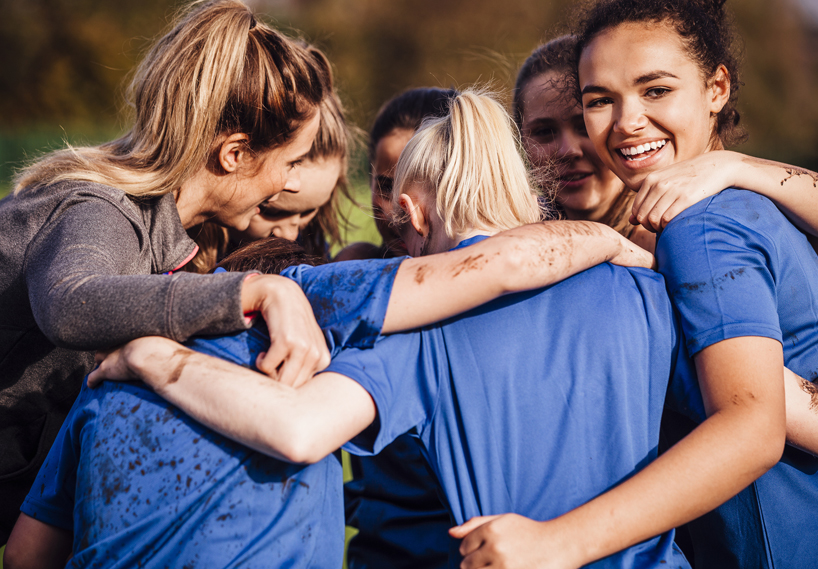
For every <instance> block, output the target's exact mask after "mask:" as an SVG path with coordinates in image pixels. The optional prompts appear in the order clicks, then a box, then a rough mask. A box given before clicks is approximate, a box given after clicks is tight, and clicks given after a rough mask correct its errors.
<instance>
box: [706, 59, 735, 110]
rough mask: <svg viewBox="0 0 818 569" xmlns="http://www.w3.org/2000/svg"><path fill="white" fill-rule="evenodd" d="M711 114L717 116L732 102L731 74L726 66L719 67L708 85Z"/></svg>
mask: <svg viewBox="0 0 818 569" xmlns="http://www.w3.org/2000/svg"><path fill="white" fill-rule="evenodd" d="M708 97H709V99H710V112H711V113H713V114H714V115H717V114H719V113H720V112H721V110H722V109H723V108H724V105H726V104H727V101H728V100H730V72H729V71H727V68H726V67H725V66H724V65H719V67H718V69H716V72H715V73H714V74H713V77H712V78H711V79H710V83H709V84H708Z"/></svg>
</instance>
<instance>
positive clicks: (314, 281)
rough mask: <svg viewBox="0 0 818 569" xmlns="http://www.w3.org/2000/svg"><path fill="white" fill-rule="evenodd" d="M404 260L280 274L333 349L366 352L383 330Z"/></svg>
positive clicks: (306, 268) (304, 268) (307, 268)
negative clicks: (297, 291) (295, 285)
mask: <svg viewBox="0 0 818 569" xmlns="http://www.w3.org/2000/svg"><path fill="white" fill-rule="evenodd" d="M403 260H404V258H396V259H386V260H381V259H373V260H367V261H347V262H342V263H331V264H328V265H320V266H318V267H311V266H309V265H299V266H297V267H290V268H288V269H286V270H285V271H283V272H282V273H281V276H284V277H287V278H289V279H291V280H293V281H295V282H296V283H298V285H299V286H300V287H301V289H302V290H303V291H304V294H305V295H306V296H307V299H308V300H309V301H310V305H311V306H312V309H313V312H314V313H315V319H316V320H317V321H318V325H319V326H320V327H321V329H322V330H324V332H325V333H328V334H329V335H330V336H331V337H332V340H331V342H330V343H331V344H334V345H335V346H351V347H356V348H369V347H371V346H372V345H373V344H374V343H375V340H376V339H377V338H378V335H379V334H380V333H381V329H382V328H383V321H384V318H385V317H386V309H387V307H388V306H389V297H390V295H391V294H392V285H393V283H394V281H395V274H396V273H397V271H398V267H399V266H400V264H401V263H402V262H403Z"/></svg>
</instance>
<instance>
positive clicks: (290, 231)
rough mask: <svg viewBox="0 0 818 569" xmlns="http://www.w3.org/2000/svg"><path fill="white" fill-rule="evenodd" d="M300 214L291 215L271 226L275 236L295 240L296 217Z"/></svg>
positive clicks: (296, 233) (296, 235) (296, 230)
mask: <svg viewBox="0 0 818 569" xmlns="http://www.w3.org/2000/svg"><path fill="white" fill-rule="evenodd" d="M299 217H300V216H298V215H293V216H290V217H288V218H286V219H282V220H280V221H279V222H278V225H277V226H276V227H275V228H273V235H275V236H276V237H283V238H284V239H286V240H288V241H295V240H296V239H298V219H299Z"/></svg>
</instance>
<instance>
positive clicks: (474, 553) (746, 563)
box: [461, 0, 818, 569]
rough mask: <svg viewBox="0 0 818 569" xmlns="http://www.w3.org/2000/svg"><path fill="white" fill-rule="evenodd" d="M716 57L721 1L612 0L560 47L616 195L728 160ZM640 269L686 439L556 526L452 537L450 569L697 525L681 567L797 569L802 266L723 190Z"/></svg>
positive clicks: (810, 273)
mask: <svg viewBox="0 0 818 569" xmlns="http://www.w3.org/2000/svg"><path fill="white" fill-rule="evenodd" d="M729 47H730V42H729V29H728V28H727V26H726V24H725V14H724V12H723V2H722V1H715V2H705V1H701V2H696V1H690V0H662V1H661V2H657V1H652V0H612V1H608V2H601V3H599V4H597V5H596V6H595V7H593V8H592V9H591V12H590V13H589V15H588V17H587V18H586V20H585V22H584V24H583V30H582V33H580V34H579V42H578V54H579V58H578V61H579V64H578V86H579V89H580V90H581V96H582V105H583V109H584V117H585V124H586V127H587V129H588V134H589V137H590V138H591V140H592V141H593V143H594V146H595V148H596V151H597V153H598V154H599V156H600V158H601V159H602V160H603V162H604V163H605V164H606V166H608V168H610V169H611V170H612V171H613V172H615V173H616V174H617V176H619V177H620V178H621V179H622V180H623V181H624V183H625V184H626V185H627V186H628V187H629V188H631V189H639V188H640V187H642V188H644V187H645V184H648V185H650V184H651V183H652V182H653V181H654V180H655V179H657V176H658V175H659V174H658V172H659V170H660V169H662V168H667V167H673V166H677V167H680V168H681V167H690V164H693V165H694V167H693V168H691V170H692V171H693V172H695V176H707V170H704V171H697V168H696V166H699V167H701V166H702V165H703V164H707V163H708V162H709V163H712V164H719V163H720V161H721V160H733V159H735V158H734V157H731V156H730V155H720V154H717V153H716V152H717V151H719V150H720V149H722V148H723V146H724V145H725V144H728V143H729V142H730V141H731V139H733V138H734V137H735V135H736V127H737V123H738V114H737V113H736V111H735V107H734V104H735V98H736V92H737V69H736V67H735V65H734V58H733V57H732V56H731V54H730V49H729ZM709 154H713V156H708V155H709ZM689 159H693V160H694V161H693V162H691V163H689V164H687V165H684V166H683V165H682V164H681V163H682V161H684V160H689ZM743 160H744V161H745V162H746V163H747V164H748V165H749V166H750V167H752V168H754V169H755V171H756V172H757V174H756V176H755V179H754V180H747V182H746V183H742V186H745V187H748V188H751V189H757V188H756V186H758V185H765V184H766V185H769V184H770V182H771V181H775V183H776V184H778V185H779V186H780V187H786V188H787V190H786V191H789V192H791V193H792V194H795V195H798V194H800V195H805V194H807V193H808V192H809V188H810V187H813V186H814V184H815V182H816V179H817V178H818V175H816V174H815V173H813V172H809V171H806V170H801V169H796V168H792V167H787V166H784V165H780V164H777V163H768V162H764V161H756V160H754V159H750V158H745V159H743ZM711 174H712V172H711ZM717 175H721V174H717ZM731 182H732V183H735V182H733V181H732V180H731ZM812 191H813V192H814V190H812ZM782 195H783V194H782ZM784 199H785V200H786V199H787V197H785V198H784ZM812 202H814V198H813V199H812ZM799 207H800V209H802V210H803V209H809V207H810V206H809V204H806V205H805V204H801V205H800V206H799ZM796 209H797V208H796ZM813 213H814V212H813ZM810 215H811V213H810V212H809V211H806V212H803V213H800V214H799V215H798V216H794V218H796V219H798V218H800V219H799V221H801V222H804V221H805V220H809V219H810ZM654 221H656V222H657V226H659V225H660V223H659V219H657V220H654ZM657 259H658V261H659V269H660V271H661V272H662V273H663V274H664V276H665V277H666V279H667V284H668V289H669V292H670V294H671V297H672V298H673V301H674V304H675V305H676V307H677V308H678V310H679V312H680V314H681V318H682V324H683V330H684V335H685V340H686V345H687V350H688V353H689V354H690V356H691V357H692V358H693V362H694V364H695V366H696V370H697V373H698V377H699V385H700V388H701V393H700V394H699V393H682V392H680V391H679V389H678V387H679V386H674V385H671V386H670V396H669V402H670V403H671V404H672V405H673V406H674V407H676V411H678V412H679V414H680V415H681V416H680V417H679V419H678V421H679V422H680V423H682V422H684V424H685V425H687V427H686V430H687V432H688V433H689V434H687V436H685V437H683V438H682V439H681V440H680V441H679V442H678V443H677V444H676V445H675V446H673V447H672V448H671V449H670V450H669V451H668V452H667V453H665V454H664V455H662V456H660V457H659V458H658V459H657V460H656V461H655V462H653V463H652V464H651V465H649V466H648V467H646V468H645V469H644V470H643V471H641V472H639V473H638V474H636V475H635V476H633V477H632V478H631V479H630V480H628V481H627V482H625V483H623V484H621V485H620V486H618V487H616V488H615V489H613V490H611V491H609V492H608V493H606V494H603V495H602V496H600V497H599V498H597V499H595V500H594V501H592V502H589V503H588V504H586V505H585V506H582V507H580V508H578V509H577V510H574V511H573V512H570V513H568V514H566V515H565V516H561V517H560V518H557V519H555V520H551V521H548V522H544V523H539V524H537V523H533V522H531V521H530V520H524V519H522V518H519V517H513V516H505V517H502V518H500V519H495V520H491V521H489V522H488V523H485V522H486V520H474V521H473V522H472V523H471V524H467V526H464V527H463V528H461V532H462V533H461V535H463V534H466V533H468V530H474V529H475V528H478V529H476V530H475V531H473V532H472V533H471V534H470V535H468V537H467V538H466V539H465V540H464V542H463V544H462V547H463V551H464V553H467V554H470V559H471V560H469V558H467V561H466V562H465V563H464V567H469V568H471V567H482V566H485V565H487V564H488V563H489V562H491V564H492V566H502V567H516V566H538V567H577V566H580V565H583V564H585V563H588V562H590V561H592V560H594V559H599V558H602V557H604V556H606V555H608V554H610V553H612V552H614V551H617V550H619V549H621V548H623V547H626V546H629V545H632V544H635V543H638V542H640V541H642V540H644V539H646V538H648V537H649V536H652V535H655V534H657V533H659V532H662V531H666V530H667V529H669V528H671V527H674V526H676V525H679V524H681V523H684V522H686V521H689V520H691V519H694V518H697V517H698V519H697V520H696V521H695V522H693V523H692V524H691V526H690V527H691V533H692V537H693V540H694V548H695V560H694V561H695V564H696V567H697V569H701V568H716V567H718V568H725V567H726V568H731V567H735V568H740V567H810V566H813V565H814V564H815V550H816V548H817V547H818V537H817V536H818V506H816V504H818V474H816V473H817V472H818V462H817V461H816V459H815V458H814V457H813V456H810V455H809V454H807V453H805V452H802V451H800V450H798V449H797V448H796V447H799V446H800V447H802V448H804V449H807V450H809V451H811V452H813V453H815V452H816V451H818V441H816V438H818V428H815V425H814V421H815V420H816V417H818V416H816V414H815V412H814V403H815V401H814V399H811V398H814V397H815V395H814V394H815V393H816V391H818V390H816V388H815V385H814V384H813V383H811V382H809V381H807V380H806V379H800V378H798V377H795V376H793V375H788V372H787V370H786V369H785V366H786V367H787V368H789V369H791V370H793V371H794V372H795V373H797V374H799V375H800V376H802V377H806V378H813V377H814V373H815V370H816V369H818V327H816V324H815V323H816V322H818V257H816V255H815V252H814V251H813V250H812V248H811V247H810V245H809V243H808V242H807V240H806V238H805V237H804V235H803V234H802V233H800V232H799V231H798V230H797V229H796V228H795V227H794V226H793V225H792V224H791V223H790V222H789V221H788V220H787V219H786V218H785V217H784V216H783V215H782V213H781V212H780V211H779V210H778V209H777V208H776V207H775V206H774V205H773V204H772V203H771V202H770V201H769V200H767V199H766V198H764V197H761V196H759V195H756V194H754V193H750V192H744V191H741V190H737V189H734V188H728V189H726V190H724V191H722V192H721V193H719V194H718V195H716V196H713V197H706V198H705V199H703V200H701V201H699V202H697V203H695V204H694V205H692V206H690V207H687V208H686V209H685V210H684V211H683V212H682V213H680V214H679V215H677V216H676V217H675V218H674V219H673V220H672V221H670V222H669V223H667V224H666V226H665V227H664V230H663V232H662V234H661V236H660V237H659V239H658V241H657ZM785 402H786V413H785ZM811 407H812V409H811ZM785 440H786V442H788V443H790V446H787V447H786V448H785ZM782 452H783V456H782ZM748 485H749V487H748ZM725 500H728V501H727V502H726V503H725ZM720 504H723V505H721V506H719V505H720ZM717 506H719V507H717ZM714 507H717V508H716V509H715V510H714V511H712V512H710V513H707V512H708V511H709V510H711V509H713V508H714ZM703 514H706V515H703ZM699 516H702V517H699ZM481 523H483V524H484V525H482V526H480V524H481ZM498 535H499V536H502V538H500V539H498V538H497V536H498ZM520 543H527V544H529V547H528V548H527V549H525V554H524V555H522V554H520V553H519V552H520V551H521V549H520V548H518V549H514V546H515V545H518V546H519V545H520ZM510 552H511V555H509V553H510ZM526 561H532V562H530V563H527V564H526ZM518 562H519V564H517V563H518ZM657 566H658V565H657Z"/></svg>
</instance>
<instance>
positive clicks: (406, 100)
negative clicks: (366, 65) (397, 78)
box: [335, 87, 457, 261]
mask: <svg viewBox="0 0 818 569" xmlns="http://www.w3.org/2000/svg"><path fill="white" fill-rule="evenodd" d="M456 95H457V91H455V90H453V89H438V88H436V87H425V88H423V87H421V88H416V89H409V90H407V91H404V92H403V93H401V94H400V95H397V96H395V97H393V98H392V99H390V100H389V101H387V102H386V103H384V104H383V106H382V107H381V108H380V110H379V111H378V114H377V116H376V117H375V122H374V123H373V124H372V129H371V130H370V132H369V147H368V154H367V156H368V158H369V165H370V168H371V170H370V173H369V175H370V177H369V184H370V190H371V192H372V215H373V217H374V219H375V227H377V229H378V233H379V234H380V236H381V239H382V240H383V242H382V243H381V245H380V246H375V245H373V244H371V243H363V242H361V243H353V244H352V245H350V246H349V247H347V248H346V249H344V250H343V251H341V252H340V253H339V254H338V256H337V257H336V258H335V260H336V261H350V260H353V259H384V258H389V257H395V256H397V255H405V254H406V246H405V245H404V244H403V243H402V241H401V239H400V237H398V234H397V232H396V231H395V229H394V228H393V227H391V226H390V223H389V220H390V219H391V209H392V206H391V203H390V200H391V199H392V198H391V196H392V182H393V181H394V178H395V166H396V165H397V163H398V158H399V157H400V153H401V152H402V151H403V148H404V146H406V143H407V142H409V139H410V138H412V136H413V135H414V134H415V131H416V130H417V129H418V128H420V124H421V123H422V122H423V120H424V119H426V118H429V117H441V116H443V115H444V114H446V111H447V109H448V105H449V101H450V100H451V98H452V97H454V96H456Z"/></svg>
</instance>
